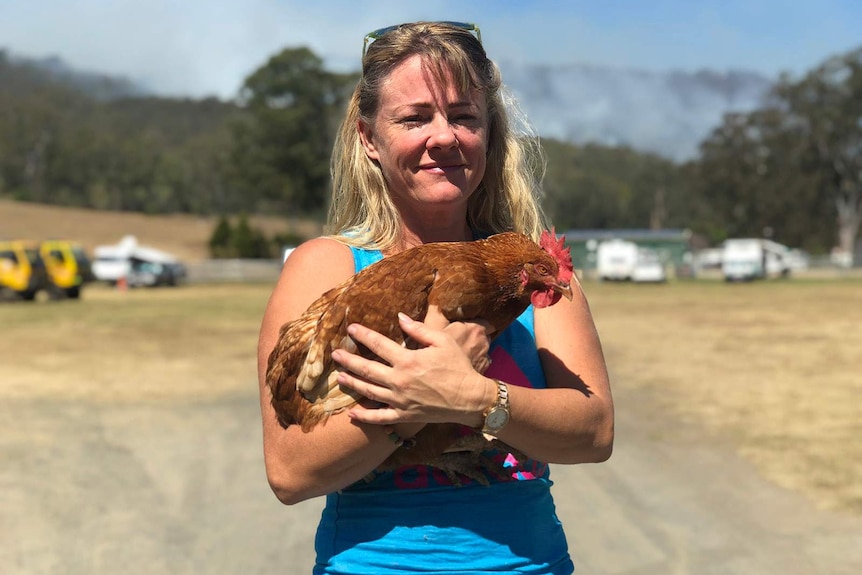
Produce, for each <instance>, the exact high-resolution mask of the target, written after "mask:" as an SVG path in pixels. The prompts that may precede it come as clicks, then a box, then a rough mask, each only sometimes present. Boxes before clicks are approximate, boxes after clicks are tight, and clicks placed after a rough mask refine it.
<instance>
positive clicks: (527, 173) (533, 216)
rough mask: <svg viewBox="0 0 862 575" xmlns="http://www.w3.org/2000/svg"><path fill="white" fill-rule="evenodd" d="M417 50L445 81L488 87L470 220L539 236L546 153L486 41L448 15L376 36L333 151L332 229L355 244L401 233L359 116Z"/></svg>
mask: <svg viewBox="0 0 862 575" xmlns="http://www.w3.org/2000/svg"><path fill="white" fill-rule="evenodd" d="M415 55H419V56H420V57H421V58H422V61H423V64H424V66H425V67H426V69H427V71H428V72H429V73H430V74H431V75H432V76H433V77H434V78H435V79H436V80H437V81H438V82H440V84H441V85H442V86H446V83H447V82H448V81H450V80H449V79H450V78H451V81H454V82H457V88H458V89H459V91H461V92H462V93H469V92H471V91H474V90H476V91H479V92H480V93H482V94H484V96H485V100H486V104H487V109H488V124H489V125H488V128H489V129H488V152H487V161H486V168H485V174H484V177H483V178H482V181H481V183H480V184H479V187H478V188H477V189H476V191H475V192H474V193H473V194H472V195H471V196H470V200H469V202H468V206H467V223H468V224H469V226H470V227H471V228H472V229H473V230H474V231H475V232H479V233H488V234H493V233H499V232H503V231H516V232H521V233H524V234H526V235H528V236H530V237H532V238H533V239H534V240H537V241H538V239H539V236H540V235H541V232H542V230H543V229H545V227H546V222H545V216H544V213H543V212H542V208H541V204H540V196H541V186H540V182H541V179H542V177H543V176H544V167H545V164H544V155H543V154H542V150H541V147H540V145H539V142H538V138H537V137H535V135H534V134H533V133H532V130H531V129H530V128H529V124H528V123H527V122H526V118H525V117H524V115H523V114H522V113H521V112H520V110H519V109H518V107H517V105H516V103H515V100H514V98H512V97H511V96H510V95H509V93H508V92H507V91H506V90H505V88H504V87H503V85H502V82H501V79H500V72H499V70H498V68H497V66H496V64H494V63H493V62H492V61H491V60H489V59H488V57H487V55H486V54H485V50H484V48H482V44H481V43H480V42H479V41H478V40H477V38H476V37H475V36H473V34H471V33H470V32H469V31H468V30H465V29H462V28H459V27H456V26H452V25H448V24H445V23H434V22H417V23H412V24H402V25H400V26H398V27H397V28H395V29H394V30H392V31H391V32H387V33H386V34H384V35H383V36H381V37H380V38H378V39H377V40H375V41H374V42H373V43H372V44H371V46H370V47H369V48H368V51H367V52H366V54H365V56H364V58H363V61H362V77H361V79H360V80H359V83H358V84H357V86H356V89H355V90H354V91H353V95H352V97H351V98H350V101H349V103H348V105H347V113H346V115H345V118H344V121H343V122H342V124H341V128H340V130H339V132H338V134H337V136H336V140H335V147H334V151H333V155H332V164H331V170H332V187H333V189H332V199H331V202H330V206H329V219H328V223H327V232H328V233H330V234H333V235H340V236H342V237H341V238H339V239H340V240H341V241H344V242H346V243H348V244H350V245H355V246H375V247H376V248H378V249H381V250H387V249H389V248H392V247H393V246H395V245H397V244H398V242H399V239H400V236H401V216H400V214H399V212H398V210H397V209H396V207H395V204H394V203H393V201H392V198H391V196H390V194H389V192H388V190H387V186H386V182H385V180H384V178H383V174H382V172H381V170H380V167H379V166H378V165H377V163H376V162H374V161H372V160H371V159H370V158H368V156H366V154H365V150H364V148H363V147H362V143H361V141H360V138H359V132H358V125H359V121H360V120H362V121H363V122H367V123H372V122H373V120H374V117H375V115H376V114H377V111H378V108H379V100H380V90H381V86H382V85H383V83H384V81H385V80H386V79H387V78H388V77H389V75H390V74H391V73H392V71H393V70H394V69H395V67H396V66H398V65H399V64H400V63H402V62H403V61H405V60H406V59H408V58H410V57H412V56H415Z"/></svg>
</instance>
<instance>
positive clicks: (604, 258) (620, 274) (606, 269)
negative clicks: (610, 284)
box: [596, 239, 638, 281]
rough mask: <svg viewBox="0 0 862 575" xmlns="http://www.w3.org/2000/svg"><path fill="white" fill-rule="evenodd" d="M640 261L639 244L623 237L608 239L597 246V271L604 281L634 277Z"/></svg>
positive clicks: (625, 279)
mask: <svg viewBox="0 0 862 575" xmlns="http://www.w3.org/2000/svg"><path fill="white" fill-rule="evenodd" d="M637 263H638V245H637V244H636V243H634V242H630V241H627V240H621V239H613V240H607V241H604V242H602V243H600V244H599V246H598V248H596V272H597V273H598V276H599V279H600V280H602V281H628V280H630V279H632V276H633V275H634V272H635V267H636V266H637Z"/></svg>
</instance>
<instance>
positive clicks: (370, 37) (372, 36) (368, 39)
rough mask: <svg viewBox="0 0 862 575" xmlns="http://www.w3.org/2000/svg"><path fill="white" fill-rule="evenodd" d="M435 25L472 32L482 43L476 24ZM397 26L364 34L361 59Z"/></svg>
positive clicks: (444, 21) (448, 22) (445, 22)
mask: <svg viewBox="0 0 862 575" xmlns="http://www.w3.org/2000/svg"><path fill="white" fill-rule="evenodd" d="M435 24H446V25H448V26H454V27H456V28H460V29H462V30H467V31H469V32H473V33H474V34H475V35H476V39H477V40H479V43H480V44H481V43H482V33H481V32H480V31H479V26H477V25H476V24H471V23H469V22H452V21H450V20H443V21H440V22H435ZM399 26H401V24H396V25H394V26H387V27H385V28H378V29H377V30H375V31H374V32H369V33H368V34H366V35H365V40H363V42H362V57H363V58H365V53H366V52H367V51H368V46H369V45H370V44H371V43H372V42H374V41H375V40H377V39H378V38H380V37H381V36H384V35H386V34H388V33H389V32H392V31H393V30H395V29H396V28H398V27H399Z"/></svg>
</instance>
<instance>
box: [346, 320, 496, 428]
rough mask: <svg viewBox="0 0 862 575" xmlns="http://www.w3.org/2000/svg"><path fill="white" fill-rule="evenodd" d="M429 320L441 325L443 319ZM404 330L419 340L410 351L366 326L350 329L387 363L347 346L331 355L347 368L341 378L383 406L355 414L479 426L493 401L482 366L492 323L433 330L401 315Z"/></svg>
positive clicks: (376, 419)
mask: <svg viewBox="0 0 862 575" xmlns="http://www.w3.org/2000/svg"><path fill="white" fill-rule="evenodd" d="M429 320H430V321H433V322H437V324H436V325H440V323H439V318H434V317H431V318H429ZM399 321H400V324H401V329H402V330H403V331H404V333H405V335H407V336H408V337H410V338H412V339H413V340H415V341H416V342H417V343H419V345H420V346H422V347H420V349H416V350H410V349H406V348H404V347H402V346H401V345H400V344H398V343H395V342H394V341H392V340H390V339H388V338H386V337H385V336H383V335H381V334H379V333H377V332H375V331H372V330H370V329H368V328H365V327H363V326H361V325H357V324H354V325H351V326H350V327H349V328H348V333H350V336H351V337H352V338H353V339H354V340H355V341H357V342H358V343H361V344H363V345H365V346H366V347H368V349H370V350H371V351H372V352H373V353H374V354H376V355H377V356H379V357H380V358H381V359H382V360H383V362H385V363H383V362H379V361H374V360H368V359H365V358H363V357H361V356H359V355H355V354H352V353H349V352H347V351H345V350H343V349H342V350H335V351H333V353H332V358H333V360H335V361H336V362H337V363H339V364H340V365H341V366H342V367H343V368H345V369H346V370H347V371H346V372H342V373H341V374H340V375H339V377H338V383H339V384H341V385H344V386H345V387H348V388H350V389H353V390H354V391H356V392H357V393H359V394H360V395H362V396H363V397H366V398H368V399H369V400H371V401H373V402H377V403H379V404H384V405H385V407H382V408H379V409H367V408H363V407H359V406H358V407H355V408H353V409H351V410H350V412H349V415H350V417H351V418H352V419H353V420H355V421H359V422H363V423H373V424H381V425H391V424H395V423H403V422H425V423H428V422H435V423H442V422H453V423H462V424H464V425H472V426H477V425H480V424H481V413H482V411H483V410H484V409H485V408H486V407H487V406H488V405H490V403H491V402H492V400H493V393H494V391H493V390H492V389H489V387H490V386H489V383H488V380H486V379H485V378H483V377H482V376H481V374H480V373H479V372H478V371H477V366H478V367H482V365H483V363H484V367H487V363H488V359H487V357H488V346H489V342H488V336H487V328H486V327H485V325H482V324H480V323H460V322H457V323H453V324H449V325H447V326H445V327H444V328H443V329H434V328H432V327H430V326H429V325H427V324H426V323H423V322H419V321H414V320H411V319H410V318H409V317H407V316H406V315H404V314H399Z"/></svg>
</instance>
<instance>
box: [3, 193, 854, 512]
mask: <svg viewBox="0 0 862 575" xmlns="http://www.w3.org/2000/svg"><path fill="white" fill-rule="evenodd" d="M260 221H262V222H263V221H265V222H266V223H267V225H269V226H272V228H274V229H276V230H281V229H283V228H282V227H281V226H284V225H286V224H287V222H286V221H285V220H278V219H275V218H272V219H271V220H260ZM211 225H212V222H209V221H204V220H200V221H199V220H196V219H193V218H180V217H170V218H155V217H148V216H141V215H135V214H105V213H99V212H90V211H87V210H71V209H68V208H46V207H41V206H33V205H27V204H18V203H14V202H8V201H2V200H0V237H4V236H5V237H14V236H17V237H31V238H35V237H40V236H41V237H57V236H65V237H68V238H71V239H77V240H78V241H81V242H82V243H84V245H86V246H91V245H94V244H98V243H105V242H114V241H116V240H117V239H119V237H120V236H121V235H123V234H125V233H135V234H136V235H138V236H139V238H140V239H141V241H142V242H145V243H147V244H150V245H154V246H156V247H160V248H162V249H166V250H168V251H173V252H174V253H177V254H178V255H180V256H181V257H186V258H188V259H191V260H193V259H202V258H204V257H205V253H206V252H205V245H206V240H207V239H208V237H209V234H210V232H211ZM312 227H313V226H312ZM269 289H270V286H268V285H206V286H184V287H182V288H178V289H158V290H131V291H128V292H118V291H114V290H110V289H108V288H105V287H100V286H91V287H88V288H87V289H86V290H85V292H84V295H83V298H82V301H79V302H48V301H40V302H36V303H33V304H25V303H9V304H4V305H0V326H2V329H3V335H4V337H3V345H2V346H0V401H3V400H4V399H6V398H13V397H18V398H24V397H26V398H33V397H46V398H47V397H51V398H55V399H56V398H57V397H62V398H65V399H68V400H70V401H73V400H83V401H90V402H161V401H170V402H177V401H196V400H198V399H200V398H202V397H211V396H216V395H219V394H230V393H235V392H237V391H248V390H249V389H254V386H255V346H256V339H257V330H258V325H259V321H260V317H261V314H262V312H263V308H264V306H265V304H266V299H267V297H268V294H269ZM585 289H586V291H587V293H588V296H589V298H590V301H591V304H592V308H593V313H594V316H595V319H596V323H597V324H598V327H599V331H600V334H601V336H602V340H603V343H604V346H605V351H606V355H607V359H608V364H609V367H610V371H611V375H612V378H613V385H614V386H615V388H617V389H621V390H624V389H634V388H636V389H638V390H641V391H647V392H649V393H650V395H654V396H655V397H656V398H657V402H654V403H656V404H657V405H659V406H661V412H659V413H655V414H654V415H655V417H663V416H667V417H681V418H684V419H686V420H690V421H694V422H696V423H697V424H698V425H699V426H701V427H703V428H704V429H705V430H706V431H707V432H708V433H709V434H711V435H712V436H713V437H716V438H717V439H720V440H721V441H726V442H730V443H731V444H733V445H734V446H736V448H737V449H738V450H739V451H740V453H742V454H743V455H744V456H745V457H746V458H748V459H749V460H750V461H752V462H753V463H754V464H755V465H756V466H757V468H758V469H759V470H760V471H761V472H762V474H763V475H764V476H765V477H767V478H768V479H769V480H771V481H773V482H775V483H777V484H779V485H781V486H784V487H787V488H789V489H792V490H795V491H798V492H801V493H804V494H806V495H807V496H809V497H810V498H811V499H812V500H814V501H816V502H817V503H818V504H819V505H821V506H823V507H826V508H830V509H835V510H841V511H844V512H849V513H853V514H862V403H860V402H859V397H860V392H862V376H860V366H862V363H860V359H859V358H860V357H862V352H860V350H862V329H860V326H862V280H860V279H858V277H857V279H831V280H825V279H824V280H806V279H791V280H789V281H769V282H760V283H753V284H742V285H726V284H724V283H722V282H719V281H692V282H675V283H671V284H668V285H645V286H635V285H611V284H599V283H594V282H588V283H585Z"/></svg>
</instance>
